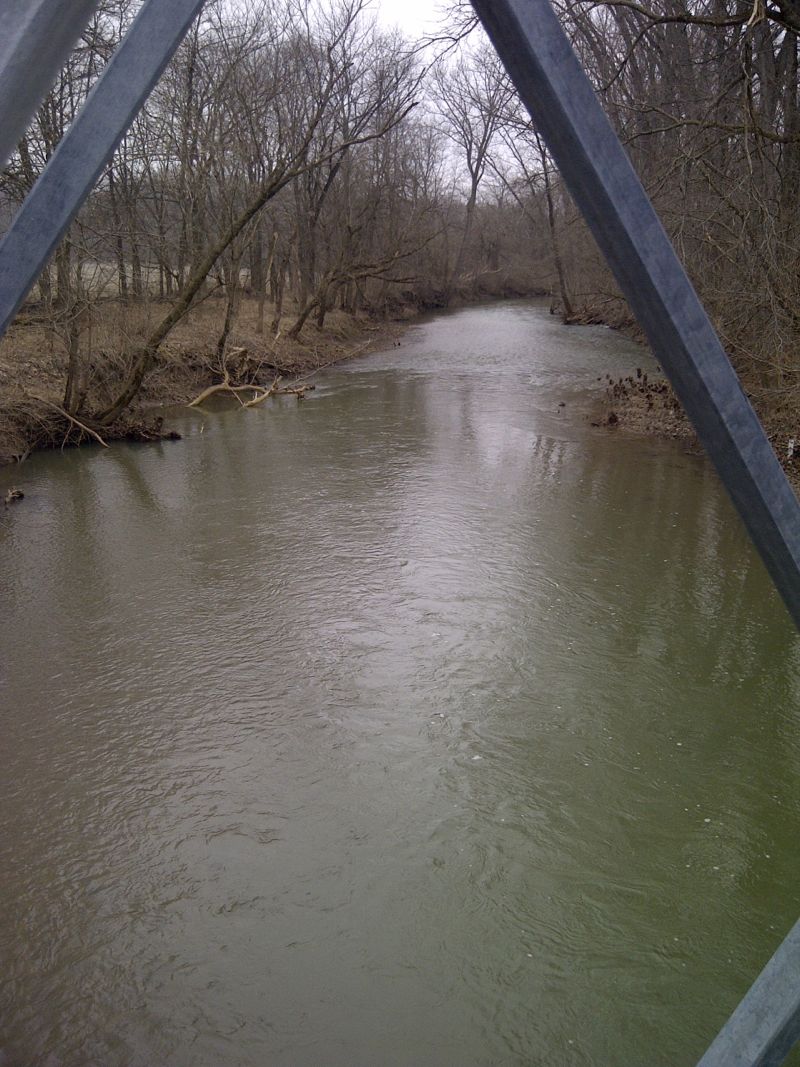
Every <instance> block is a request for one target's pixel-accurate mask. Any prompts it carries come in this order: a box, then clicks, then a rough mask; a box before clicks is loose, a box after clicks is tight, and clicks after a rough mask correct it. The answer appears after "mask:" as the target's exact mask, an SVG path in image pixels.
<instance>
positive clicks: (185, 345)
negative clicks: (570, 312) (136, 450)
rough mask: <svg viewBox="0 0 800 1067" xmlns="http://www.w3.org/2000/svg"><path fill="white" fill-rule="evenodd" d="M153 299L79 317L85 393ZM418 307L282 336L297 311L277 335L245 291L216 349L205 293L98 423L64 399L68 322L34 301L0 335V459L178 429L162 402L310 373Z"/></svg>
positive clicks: (217, 306)
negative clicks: (124, 397)
mask: <svg viewBox="0 0 800 1067" xmlns="http://www.w3.org/2000/svg"><path fill="white" fill-rule="evenodd" d="M157 313H158V312H157V309H156V310H155V311H154V309H153V306H152V305H144V306H140V307H130V306H125V305H122V304H120V303H118V302H116V301H108V302H105V303H104V304H102V305H99V306H98V307H96V308H94V309H93V310H92V312H91V318H90V319H89V318H85V319H84V320H83V321H82V323H81V343H82V345H84V346H85V349H86V353H87V355H86V356H85V357H84V358H85V360H86V389H87V394H86V395H87V402H86V404H85V406H86V407H87V408H88V409H89V410H91V409H92V408H93V407H95V406H101V405H102V403H103V401H104V400H106V399H107V397H108V396H109V395H110V394H111V392H112V391H113V387H114V385H115V383H116V381H119V380H120V379H121V377H122V375H123V373H124V361H125V360H124V355H120V354H119V349H120V344H119V338H120V337H123V338H128V339H130V338H132V337H135V336H137V335H138V336H141V335H142V334H144V332H145V331H146V330H147V327H148V325H149V320H150V318H151V317H154V316H155V314H157ZM418 314H419V309H418V308H416V307H412V306H410V305H398V306H397V307H396V308H394V309H393V317H392V318H391V319H387V320H383V319H378V318H376V317H370V316H367V315H362V316H358V317H354V316H352V315H349V314H345V313H343V312H337V311H332V312H330V313H329V314H328V315H327V317H326V320H325V325H324V327H323V328H322V329H319V328H317V327H316V326H315V325H312V324H311V323H309V324H307V326H306V328H305V330H304V331H303V333H302V334H301V336H300V337H299V338H298V339H297V340H293V339H291V338H290V337H288V336H287V331H288V329H289V328H290V326H291V323H292V321H293V318H292V317H291V316H289V315H287V316H286V318H285V320H281V323H280V329H279V331H278V333H277V335H276V336H273V335H272V332H271V331H270V330H269V329H268V328H267V329H265V328H264V327H263V324H261V323H260V321H259V318H260V316H259V308H258V302H257V301H256V300H253V299H251V298H244V299H243V300H242V304H241V307H240V310H239V314H238V316H237V321H236V325H235V327H234V329H233V330H232V331H231V333H230V336H229V338H228V341H227V344H226V346H225V354H224V356H223V357H221V356H220V353H219V351H218V338H219V335H220V331H221V329H222V323H223V319H224V305H223V303H222V302H221V301H214V300H207V301H205V302H204V303H203V304H201V305H200V306H199V307H198V308H197V309H195V310H193V311H192V312H191V313H190V315H189V316H187V318H186V319H185V320H184V321H183V322H182V323H180V324H179V325H178V326H177V327H176V328H175V330H174V331H173V333H172V335H171V336H170V338H169V341H168V342H167V343H165V344H164V345H163V346H162V349H161V351H160V353H159V359H158V363H157V365H156V366H155V368H154V369H153V371H152V372H151V373H150V375H149V376H148V377H147V379H146V380H145V382H144V385H143V387H142V390H141V392H140V394H139V396H138V398H137V400H136V401H135V403H134V404H133V405H132V406H131V407H130V409H129V410H128V411H127V412H126V413H125V414H124V415H123V417H122V418H120V419H119V420H118V421H117V422H116V423H114V424H113V425H111V426H109V427H106V428H103V429H102V430H100V429H99V428H97V427H93V426H91V424H89V423H88V420H87V421H86V422H83V421H81V419H80V417H78V418H72V417H70V416H69V415H68V414H67V413H66V412H65V411H64V408H63V403H64V401H63V396H64V382H65V381H66V377H67V369H68V360H69V357H68V346H69V324H68V323H67V324H64V325H63V327H60V326H59V324H56V326H55V328H54V323H53V319H52V317H45V316H44V315H43V314H42V313H41V312H40V311H38V310H37V309H36V308H35V307H34V308H31V309H30V310H29V311H28V312H27V313H23V314H22V315H21V316H20V317H19V318H18V320H17V321H16V322H15V323H14V324H13V325H12V327H11V328H10V330H9V331H8V334H7V335H6V337H5V338H4V339H3V340H2V342H0V465H3V464H8V463H13V462H20V461H22V460H24V459H25V458H26V457H27V456H28V455H29V454H30V453H31V452H32V451H34V450H35V449H41V448H45V449H46V448H61V447H64V446H66V445H80V444H83V443H88V442H92V441H94V442H95V443H97V440H98V438H100V439H101V440H102V442H104V443H105V442H109V441H115V440H117V441H118V440H135V441H150V440H157V439H160V438H163V437H169V436H173V437H174V436H177V435H175V434H171V433H170V431H169V430H168V429H165V427H164V420H163V417H162V415H161V409H163V408H164V407H168V406H171V405H176V404H187V403H189V402H190V401H191V400H193V399H194V398H195V397H197V396H198V394H199V393H201V392H202V391H203V390H204V389H206V388H207V387H209V386H211V385H214V384H216V383H219V382H222V381H224V380H225V378H226V376H227V378H228V379H229V380H230V382H231V384H233V385H237V386H243V385H250V384H253V385H261V386H269V385H270V384H272V383H273V382H274V381H275V379H276V378H280V379H281V381H282V384H283V385H289V386H291V385H294V384H296V383H298V382H307V381H308V380H309V379H310V377H311V376H312V375H313V374H314V373H315V372H316V371H318V370H320V369H322V368H324V367H329V366H332V365H333V364H335V363H339V362H341V361H343V360H346V359H350V358H352V357H353V356H357V355H364V354H367V353H369V352H370V351H373V350H374V349H376V348H380V347H384V346H387V345H389V344H391V343H392V342H393V341H394V340H396V339H397V338H398V337H399V335H400V334H401V333H402V332H403V330H404V328H405V326H406V325H407V323H408V322H409V321H411V319H413V318H415V317H416V316H417V315H418Z"/></svg>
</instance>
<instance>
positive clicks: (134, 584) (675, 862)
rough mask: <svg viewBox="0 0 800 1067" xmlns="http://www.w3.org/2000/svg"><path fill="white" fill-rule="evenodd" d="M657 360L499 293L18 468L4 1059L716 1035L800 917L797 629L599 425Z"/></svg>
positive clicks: (614, 1046) (593, 1049) (12, 530)
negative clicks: (144, 435) (309, 379)
mask: <svg viewBox="0 0 800 1067" xmlns="http://www.w3.org/2000/svg"><path fill="white" fill-rule="evenodd" d="M642 360H643V356H642V354H641V351H640V350H639V349H637V348H636V347H635V346H633V345H632V344H630V343H628V342H626V341H624V340H622V339H620V338H619V337H618V336H615V335H614V334H612V333H611V332H610V331H605V330H600V329H569V330H567V329H563V328H561V327H559V326H558V325H557V324H556V323H555V322H554V321H553V320H552V319H550V317H549V316H548V315H547V313H546V311H545V309H542V308H539V307H536V306H530V305H525V304H507V305H498V306H493V307H486V308H476V309H470V310H466V311H461V312H458V313H456V314H453V315H448V316H441V317H439V318H436V319H433V320H431V321H429V322H426V323H423V324H420V325H418V326H415V327H413V328H412V329H411V330H410V332H409V333H408V335H407V336H406V338H405V340H404V341H403V344H402V346H401V347H400V348H395V349H391V350H390V351H388V352H386V353H383V354H379V355H376V356H372V357H369V358H368V359H365V360H361V361H358V362H355V363H353V364H350V365H348V366H345V367H342V368H340V369H338V370H336V371H334V372H331V373H329V374H328V375H326V376H324V377H322V378H320V380H319V388H318V390H317V392H316V393H314V394H312V396H311V397H310V398H309V399H308V400H307V401H306V402H305V403H304V404H298V403H297V402H296V401H294V400H292V401H288V400H287V401H281V402H277V403H275V404H274V406H273V407H272V408H271V409H268V408H266V407H265V408H263V409H255V410H253V411H249V412H241V411H235V410H226V411H223V412H217V413H211V414H204V415H191V416H186V417H185V418H184V419H183V421H182V429H183V431H184V432H185V434H186V437H187V439H186V440H185V441H184V442H182V443H177V444H165V445H164V446H163V447H161V446H152V447H139V448H134V447H131V448H128V447H117V448H113V449H109V450H108V451H101V450H83V451H81V452H67V453H65V454H63V455H59V454H57V453H56V454H50V455H42V456H38V457H36V458H35V459H34V460H32V461H31V462H30V463H29V464H27V465H26V466H25V467H23V468H21V469H18V470H13V471H9V470H6V471H2V472H0V487H2V488H3V489H4V488H5V487H6V486H7V485H10V484H12V482H14V483H16V484H20V485H22V487H23V488H24V489H25V491H26V494H27V495H26V499H25V500H24V501H23V502H22V503H20V504H19V505H17V506H15V507H14V508H13V509H8V510H6V511H5V512H4V513H2V514H0V552H1V553H2V559H3V568H2V575H1V576H0V603H2V616H1V617H0V709H1V713H0V747H1V748H2V752H3V753H4V758H3V775H2V781H1V782H0V864H1V865H2V871H3V894H2V899H3V909H2V915H1V917H0V956H1V957H2V959H3V967H2V973H1V974H0V998H2V999H1V1000H0V1020H1V1021H0V1048H2V1049H3V1054H4V1056H5V1059H3V1058H2V1057H0V1062H2V1063H4V1064H13V1065H15V1067H16V1065H28V1064H30V1065H33V1064H41V1063H46V1064H50V1065H56V1064H61V1065H64V1067H72V1065H78V1064H81V1065H82V1064H98V1065H104V1067H105V1065H109V1067H112V1065H120V1067H122V1065H125V1067H128V1065H141V1067H150V1065H158V1064H169V1065H171V1067H172V1065H175V1067H184V1065H185V1067H213V1065H218V1064H225V1065H226V1067H227V1065H234V1064H241V1065H248V1067H250V1065H253V1067H256V1065H262V1064H270V1065H272V1064H287V1065H294V1064H302V1065H304V1064H310V1065H320V1064H324V1065H329V1064H330V1065H343V1067H344V1065H365V1067H371V1065H377V1064H381V1065H384V1064H388V1065H427V1064H430V1065H440V1064H452V1065H454V1067H455V1065H459V1067H461V1065H464V1067H466V1065H472V1064H476V1065H477V1064H543V1065H546V1067H558V1065H562V1064H563V1065H573V1064H578V1065H582V1064H596V1065H612V1067H616V1065H637V1064H641V1065H647V1067H652V1065H658V1064H663V1065H669V1067H678V1065H681V1064H687V1065H688V1064H692V1063H694V1062H695V1060H696V1059H697V1058H698V1057H699V1055H700V1054H701V1053H702V1051H703V1050H704V1048H705V1046H706V1045H707V1044H708V1042H709V1041H710V1040H711V1038H712V1037H713V1036H714V1034H715V1033H716V1030H717V1029H718V1027H719V1026H720V1025H721V1023H722V1022H723V1021H724V1019H725V1018H726V1017H727V1015H728V1013H729V1012H730V1010H731V1009H732V1008H733V1007H734V1006H735V1004H736V1002H737V1001H738V999H739V997H740V996H741V994H742V993H743V992H744V991H745V989H746V988H747V987H748V986H749V984H750V982H751V981H752V979H753V978H754V977H755V975H756V973H757V972H758V970H759V969H760V967H761V966H762V965H763V963H764V962H765V961H766V959H767V958H768V957H769V955H770V954H771V952H772V951H773V949H774V948H775V947H776V945H777V943H778V942H779V941H780V939H781V937H782V936H783V935H784V933H785V932H786V931H787V930H788V928H789V927H790V926H791V924H792V923H793V922H794V920H795V919H796V918H797V916H798V913H800V879H798V873H800V872H799V868H798V862H797V842H798V840H799V839H800V790H799V789H798V786H799V785H800V707H799V705H798V696H800V656H799V655H798V642H797V640H796V638H795V637H794V635H793V632H792V628H791V625H790V623H789V621H788V618H787V616H786V614H785V612H784V609H783V607H782V606H781V604H780V602H779V601H778V598H777V597H776V595H775V594H774V593H773V592H772V590H771V588H770V586H769V583H768V580H767V578H766V576H765V574H764V572H763V569H762V568H761V566H760V564H759V563H758V561H757V560H756V559H755V558H754V554H753V552H752V550H751V549H750V548H749V545H748V543H747V541H746V537H745V535H744V534H743V532H742V530H741V529H740V527H739V524H738V521H737V519H736V518H735V516H734V515H733V512H732V509H731V507H730V506H729V504H728V503H727V500H726V499H725V498H724V496H723V493H722V491H721V489H720V488H719V487H718V484H717V481H716V478H715V476H714V475H713V473H712V472H711V471H710V469H709V468H708V466H707V464H706V463H705V462H704V461H703V460H700V459H698V458H696V457H691V456H688V455H685V454H684V453H683V452H682V451H681V449H679V448H678V447H676V446H672V445H662V444H657V443H642V442H637V441H631V440H626V439H625V438H623V437H618V436H614V435H611V434H608V433H607V432H605V431H602V430H597V429H593V428H591V427H590V426H589V425H588V422H587V420H586V418H585V415H584V411H583V409H584V406H585V397H586V393H587V390H588V389H589V388H590V387H593V386H594V385H595V379H596V377H597V376H598V375H601V374H604V373H605V372H606V371H610V372H612V373H628V372H629V371H630V370H631V369H633V368H634V367H635V366H637V365H642ZM560 401H566V407H564V408H559V406H558V404H559V402H560ZM48 1057H49V1058H48Z"/></svg>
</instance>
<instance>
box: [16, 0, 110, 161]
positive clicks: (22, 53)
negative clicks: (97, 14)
mask: <svg viewBox="0 0 800 1067" xmlns="http://www.w3.org/2000/svg"><path fill="white" fill-rule="evenodd" d="M98 3H99V0H2V10H0V167H4V166H5V165H6V163H7V162H8V161H9V159H10V158H11V153H12V152H13V151H14V149H15V148H16V146H17V143H18V142H19V140H20V138H21V137H22V135H23V134H24V133H25V130H26V129H27V128H28V123H29V122H30V120H31V116H32V115H33V113H34V111H36V108H37V107H38V106H39V104H41V102H42V100H43V99H44V97H45V94H46V92H47V90H48V89H49V88H50V86H51V85H52V84H53V82H54V81H55V77H56V74H58V72H59V70H60V69H61V68H62V67H63V65H64V64H65V63H66V61H67V57H68V56H69V53H70V49H71V48H72V47H73V45H74V44H75V42H76V41H77V39H78V37H79V35H80V33H81V30H82V29H83V28H84V26H86V24H87V22H88V21H89V19H90V18H91V15H92V12H93V11H94V9H95V8H96V7H97V5H98Z"/></svg>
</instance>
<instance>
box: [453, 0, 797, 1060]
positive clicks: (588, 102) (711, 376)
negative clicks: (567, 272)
mask: <svg viewBox="0 0 800 1067" xmlns="http://www.w3.org/2000/svg"><path fill="white" fill-rule="evenodd" d="M472 6H473V7H474V8H475V11H476V12H477V14H478V16H479V18H480V20H481V22H482V23H483V25H484V28H485V29H486V31H487V33H488V34H489V37H490V38H491V39H492V41H493V43H494V45H495V47H496V49H497V51H498V54H499V56H500V58H501V60H502V61H503V63H504V65H505V67H506V70H507V71H508V73H509V75H510V76H511V78H512V80H513V82H514V84H515V85H516V87H517V90H518V91H519V94H520V96H521V97H522V100H523V102H524V103H525V106H526V107H527V108H528V110H529V112H530V114H531V117H532V118H533V120H534V121H535V123H536V125H537V127H538V129H539V130H540V131H541V133H542V134H543V135H544V138H545V140H546V141H547V144H548V147H549V149H550V151H551V153H552V155H553V158H554V159H555V161H556V163H557V164H558V167H559V170H560V171H561V174H562V176H563V178H564V181H565V182H566V184H567V186H568V188H569V190H570V192H571V193H572V196H573V197H574V199H575V201H576V203H577V204H578V206H579V208H580V209H581V211H582V212H583V215H584V218H585V219H586V221H587V222H588V224H589V226H590V228H591V230H592V233H593V234H594V236H595V239H596V240H597V243H598V245H599V246H600V248H601V250H602V251H603V253H604V255H605V257H606V259H607V260H608V262H609V265H610V266H611V268H612V270H613V271H614V275H615V277H616V279H617V281H618V282H619V285H620V287H621V288H622V291H623V292H624V293H625V296H626V297H627V299H628V302H629V304H630V305H631V307H632V309H633V311H634V313H635V314H636V317H637V319H638V320H639V323H640V325H641V326H642V328H643V329H644V331H645V333H646V334H647V337H648V340H649V341H650V344H651V346H652V348H653V350H654V351H655V353H656V355H657V357H658V359H659V361H660V362H661V365H662V367H663V368H664V370H665V371H666V373H667V376H668V377H669V379H670V381H671V382H672V385H673V388H674V389H675V392H676V393H677V394H678V396H679V397H680V399H681V402H682V403H683V406H684V408H685V409H686V412H687V414H688V415H689V417H690V419H691V420H692V422H693V424H694V427H695V429H696V430H697V434H698V436H699V437H700V440H701V441H702V442H703V445H704V446H705V448H706V451H707V452H708V454H709V455H710V457H711V459H712V460H713V461H714V464H715V465H716V468H717V470H718V471H719V474H720V477H721V478H722V481H723V483H724V485H725V487H726V489H727V490H728V492H729V494H730V496H731V498H732V500H733V502H734V504H735V505H736V508H737V510H738V512H739V515H740V516H741V518H742V520H743V522H744V524H745V526H746V527H747V529H748V531H749V533H750V537H751V538H752V540H753V543H754V544H755V546H756V548H757V549H758V551H759V553H760V554H761V558H762V559H763V560H764V563H765V564H766V566H767V570H768V571H769V573H770V575H771V577H772V580H773V581H774V583H775V585H776V587H777V589H778V591H779V592H780V594H781V596H782V597H783V600H784V603H785V604H786V606H787V608H788V609H789V612H790V614H791V615H792V617H793V619H794V621H795V624H797V625H800V508H799V507H798V503H797V500H796V498H795V496H794V494H793V493H792V490H791V488H790V487H789V484H788V482H787V481H786V477H785V475H784V473H783V471H782V470H781V467H780V464H779V463H778V461H777V459H776V458H775V454H774V453H773V451H772V448H771V446H770V444H769V441H768V440H767V438H766V435H765V433H764V431H763V429H762V427H761V424H760V422H759V421H758V418H757V416H756V414H755V412H754V411H753V409H752V407H751V405H750V403H749V401H748V399H747V397H746V396H745V394H744V392H743V391H742V388H741V385H740V384H739V381H738V379H737V377H736V375H735V373H734V371H733V368H732V367H731V365H730V362H729V361H728V358H727V356H726V355H725V352H724V350H723V348H722V345H721V344H720V342H719V339H718V337H717V335H716V333H715V332H714V328H713V327H712V325H711V323H710V321H709V319H708V316H707V315H706V313H705V311H704V310H703V307H702V305H701V304H700V301H699V300H698V298H697V294H696V293H695V291H694V289H693V287H692V285H691V282H690V281H689V279H688V278H687V276H686V272H685V271H684V270H683V267H682V266H681V264H680V263H679V261H678V258H677V256H676V255H675V253H674V251H673V249H672V246H671V245H670V242H669V239H668V237H667V235H666V233H665V232H664V229H663V227H662V226H661V223H660V222H659V220H658V218H657V216H656V214H655V211H654V210H653V207H652V205H651V204H650V201H649V200H648V198H647V194H646V193H645V191H644V189H643V188H642V186H641V183H640V182H639V180H638V178H637V177H636V174H635V172H634V170H633V167H632V166H631V164H630V161H629V159H628V157H627V155H626V154H625V152H624V150H623V148H622V146H621V144H620V143H619V140H618V139H617V137H616V135H615V134H614V131H613V130H612V128H611V125H610V124H609V122H608V119H607V118H606V116H605V114H604V113H603V110H602V108H601V107H600V104H599V103H598V101H597V98H596V97H595V94H594V92H593V90H592V87H591V85H590V84H589V81H588V79H587V77H586V75H585V74H584V72H583V70H582V68H581V66H580V64H579V63H578V60H577V58H576V56H575V53H574V52H573V51H572V48H571V47H570V44H569V41H568V40H567V38H566V36H565V34H564V32H563V30H562V29H561V26H560V24H559V22H558V19H557V18H556V16H555V14H554V13H553V10H552V8H551V7H550V4H549V2H548V0H472ZM798 1039H800V923H798V924H797V925H795V926H794V927H793V929H792V930H791V931H790V932H789V934H788V935H787V937H786V939H785V940H784V941H783V943H782V944H781V945H780V946H779V948H778V950H777V951H776V953H775V955H774V956H773V957H772V959H771V960H770V962H769V963H768V964H767V966H766V967H765V968H764V970H763V971H762V973H761V974H760V975H759V977H758V978H757V979H756V981H755V982H754V984H753V986H752V987H751V989H750V990H749V992H748V993H747V994H746V996H745V998H744V999H743V1000H742V1002H741V1004H740V1005H739V1007H738V1008H737V1009H736V1011H735V1012H734V1014H733V1015H732V1016H731V1018H730V1019H729V1020H728V1022H727V1023H726V1025H725V1026H724V1027H723V1029H722V1030H721V1032H720V1034H719V1035H718V1037H717V1038H716V1040H715V1041H714V1043H713V1044H712V1045H711V1047H710V1048H709V1049H708V1051H707V1052H706V1054H705V1056H704V1057H703V1059H702V1060H701V1061H700V1065H699V1067H778V1065H779V1064H781V1063H782V1062H783V1061H784V1059H785V1057H786V1056H787V1055H788V1053H789V1051H790V1050H791V1048H792V1047H793V1045H794V1044H796V1042H797V1041H798Z"/></svg>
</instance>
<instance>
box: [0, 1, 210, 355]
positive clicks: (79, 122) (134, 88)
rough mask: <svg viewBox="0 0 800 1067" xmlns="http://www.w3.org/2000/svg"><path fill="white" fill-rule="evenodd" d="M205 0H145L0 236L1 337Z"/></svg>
mask: <svg viewBox="0 0 800 1067" xmlns="http://www.w3.org/2000/svg"><path fill="white" fill-rule="evenodd" d="M203 3H204V0H169V2H168V3H165V2H164V0H145V2H144V4H143V5H142V7H141V8H140V10H139V14H138V15H137V16H136V18H135V19H134V21H133V23H132V24H131V26H130V29H129V30H128V32H127V34H126V35H125V37H124V39H123V40H122V42H121V44H120V45H119V46H118V48H117V50H116V51H115V52H114V55H113V56H112V57H111V59H110V60H109V62H108V64H107V66H106V67H105V69H104V71H103V73H102V74H101V75H100V77H99V78H98V79H97V82H96V83H95V85H94V88H93V89H92V91H91V93H90V94H89V96H88V97H87V99H86V102H85V104H84V105H83V107H82V108H81V110H80V112H79V113H78V116H77V117H76V119H75V121H74V122H73V123H72V125H71V126H70V128H69V130H67V132H66V134H65V135H64V137H63V139H62V140H61V143H60V144H59V146H58V148H57V149H56V151H55V152H54V153H53V155H52V157H51V159H50V161H49V163H48V164H47V166H46V167H45V169H44V171H43V172H42V174H41V175H40V177H39V179H38V181H37V182H36V184H35V185H34V187H33V189H32V190H31V191H30V193H29V194H28V196H27V198H26V200H25V202H24V203H23V205H22V207H21V208H20V210H19V212H18V214H17V215H16V217H15V218H14V220H13V222H12V223H11V227H10V229H9V231H8V233H7V234H6V236H5V237H4V238H3V241H2V243H0V337H2V335H3V333H4V332H5V330H6V329H7V328H8V325H9V323H10V322H11V320H12V318H13V317H14V315H15V314H16V312H17V310H18V308H19V306H20V304H21V303H22V301H23V300H24V299H25V297H26V296H27V294H28V292H29V291H30V289H31V286H32V285H33V284H34V282H35V281H36V279H37V278H38V276H39V274H40V273H41V271H42V269H43V268H44V266H45V264H46V263H47V261H48V259H49V258H50V256H51V254H52V252H53V251H54V249H55V247H56V245H57V244H58V242H59V240H60V239H61V237H62V236H63V234H64V233H65V231H66V229H67V227H68V226H69V224H70V222H71V221H72V220H73V218H74V217H75V215H76V213H77V211H78V208H79V207H80V206H81V204H82V203H83V201H84V200H85V198H86V196H87V195H88V193H89V192H90V190H91V189H92V186H93V185H94V183H95V182H96V181H97V179H98V178H99V177H100V174H101V173H102V170H103V167H104V166H105V165H106V163H107V162H108V160H109V159H110V158H111V156H112V154H113V152H114V149H115V148H116V147H117V145H118V144H119V142H120V141H121V140H122V136H123V134H124V133H125V131H126V130H127V128H128V127H129V126H130V124H131V122H132V121H133V119H134V118H135V116H136V114H137V112H138V111H139V108H140V107H141V106H142V104H143V103H144V101H145V100H146V99H147V96H148V94H149V93H150V91H151V89H152V88H153V86H154V85H155V84H156V82H157V81H158V79H159V77H160V76H161V74H162V72H163V70H164V68H165V67H166V65H167V63H168V62H169V61H170V59H171V58H172V56H173V54H174V52H175V49H176V48H177V47H178V45H179V44H180V42H181V40H182V39H183V36H184V34H185V33H186V31H187V30H188V28H189V26H190V24H191V22H192V19H194V17H195V15H197V13H198V12H199V11H200V8H201V7H202V6H203Z"/></svg>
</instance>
